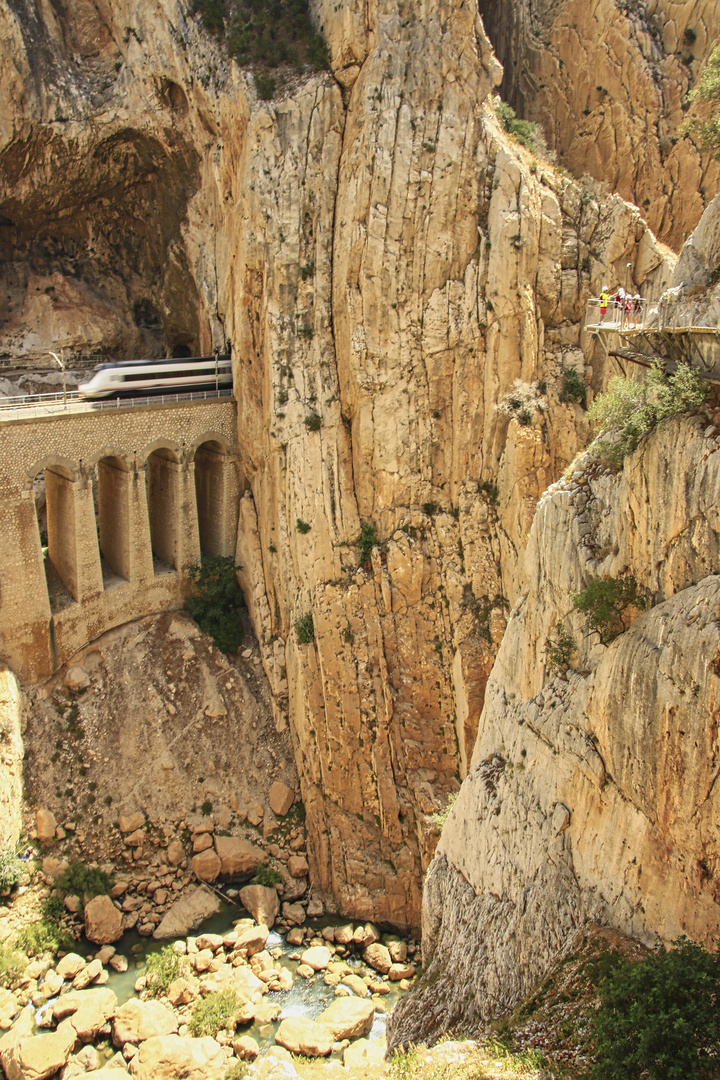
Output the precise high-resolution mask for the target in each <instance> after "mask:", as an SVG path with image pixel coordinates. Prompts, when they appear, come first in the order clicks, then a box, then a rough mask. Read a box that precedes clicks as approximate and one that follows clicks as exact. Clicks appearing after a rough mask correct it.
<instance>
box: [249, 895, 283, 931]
mask: <svg viewBox="0 0 720 1080" xmlns="http://www.w3.org/2000/svg"><path fill="white" fill-rule="evenodd" d="M240 903H241V904H242V906H243V907H244V908H245V909H246V910H247V911H249V912H250V914H251V915H252V917H253V919H254V920H255V922H256V923H264V924H265V926H267V928H268V929H269V930H272V928H273V924H274V923H275V919H276V918H277V915H278V911H279V910H280V901H279V900H278V894H277V893H276V891H275V889H268V888H267V886H265V885H246V886H245V888H244V889H241V890H240Z"/></svg>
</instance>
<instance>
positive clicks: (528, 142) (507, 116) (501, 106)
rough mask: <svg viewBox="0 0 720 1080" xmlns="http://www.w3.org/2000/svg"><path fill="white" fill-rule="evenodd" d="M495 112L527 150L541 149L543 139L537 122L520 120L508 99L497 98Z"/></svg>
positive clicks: (503, 124) (536, 150)
mask: <svg viewBox="0 0 720 1080" xmlns="http://www.w3.org/2000/svg"><path fill="white" fill-rule="evenodd" d="M495 113H496V115H497V118H498V120H499V121H500V123H501V124H502V126H503V128H504V129H505V131H507V133H508V135H512V137H513V139H515V140H516V141H517V142H519V143H521V144H522V145H523V146H524V147H525V148H526V149H527V150H530V151H532V152H533V153H537V152H538V150H540V149H541V145H540V143H541V140H540V135H539V132H538V126H537V124H533V123H531V122H530V121H529V120H518V118H517V117H516V115H515V110H514V109H513V107H512V106H511V105H508V103H507V101H501V99H500V98H497V99H496V101H495Z"/></svg>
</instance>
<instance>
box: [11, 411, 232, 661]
mask: <svg viewBox="0 0 720 1080" xmlns="http://www.w3.org/2000/svg"><path fill="white" fill-rule="evenodd" d="M242 484H243V479H242V476H241V473H240V467H239V460H238V456H237V414H236V406H235V401H234V400H233V399H231V400H223V401H212V402H208V401H197V402H192V401H188V402H183V403H172V404H169V403H163V404H160V403H158V404H148V405H136V406H132V405H128V406H122V407H120V408H118V409H112V410H103V411H100V410H97V411H88V412H82V413H77V414H66V415H63V416H61V417H58V416H57V415H52V416H45V417H40V418H33V419H31V420H22V419H17V420H0V659H1V660H3V661H5V662H6V663H7V664H8V665H9V666H10V667H11V668H13V670H14V671H16V672H17V674H18V675H19V677H20V678H21V680H22V681H23V682H25V683H33V682H37V681H39V680H41V679H44V678H46V677H47V676H49V675H50V674H52V672H53V671H55V670H56V669H57V668H58V667H59V666H60V665H61V664H63V663H64V662H65V661H66V660H67V659H69V658H70V657H71V656H72V655H73V654H74V653H75V652H77V651H78V649H80V648H82V647H83V646H84V645H86V644H87V643H88V642H89V641H92V640H94V639H95V638H96V637H98V636H99V635H100V634H103V633H105V631H107V630H110V629H111V628H112V627H114V626H118V625H120V624H122V623H124V622H128V621H129V620H131V619H136V618H141V617H142V616H144V615H148V614H152V613H154V612H158V611H165V610H169V609H171V608H177V607H180V606H182V603H183V601H184V598H185V596H186V595H187V591H188V575H187V570H188V567H190V566H193V565H194V564H196V563H198V562H199V561H200V558H201V556H202V555H205V554H217V555H234V554H235V548H236V540H237V535H236V534H237V523H238V501H239V496H240V491H241V487H242Z"/></svg>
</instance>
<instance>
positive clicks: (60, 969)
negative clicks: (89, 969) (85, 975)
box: [55, 952, 85, 979]
mask: <svg viewBox="0 0 720 1080" xmlns="http://www.w3.org/2000/svg"><path fill="white" fill-rule="evenodd" d="M84 967H85V960H84V959H83V957H82V956H79V955H78V954H77V953H74V952H70V953H68V954H67V956H63V958H62V960H58V962H57V964H56V965H55V970H56V971H57V973H58V975H62V977H63V979H74V978H75V976H76V975H77V974H78V972H80V971H82V969H83V968H84Z"/></svg>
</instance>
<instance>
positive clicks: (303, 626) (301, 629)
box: [295, 611, 315, 645]
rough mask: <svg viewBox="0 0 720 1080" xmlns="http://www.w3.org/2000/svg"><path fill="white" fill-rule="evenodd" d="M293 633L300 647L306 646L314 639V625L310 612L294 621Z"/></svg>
mask: <svg viewBox="0 0 720 1080" xmlns="http://www.w3.org/2000/svg"><path fill="white" fill-rule="evenodd" d="M295 633H296V634H297V636H298V641H299V642H300V644H301V645H308V644H309V643H310V642H311V641H312V640H313V638H314V637H315V624H314V623H313V617H312V612H311V611H308V612H307V613H306V614H305V615H303V616H302V617H301V618H300V619H296V620H295Z"/></svg>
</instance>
